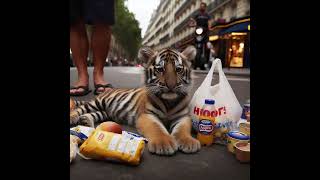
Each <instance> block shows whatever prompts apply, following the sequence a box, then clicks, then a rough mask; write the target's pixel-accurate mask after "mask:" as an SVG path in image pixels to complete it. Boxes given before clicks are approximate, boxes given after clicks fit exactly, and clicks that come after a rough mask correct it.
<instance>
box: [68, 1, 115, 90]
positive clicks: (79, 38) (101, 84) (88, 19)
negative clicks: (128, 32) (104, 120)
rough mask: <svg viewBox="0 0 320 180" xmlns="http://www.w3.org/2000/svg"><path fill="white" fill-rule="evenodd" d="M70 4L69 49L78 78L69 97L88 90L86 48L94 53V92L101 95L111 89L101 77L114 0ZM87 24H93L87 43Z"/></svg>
mask: <svg viewBox="0 0 320 180" xmlns="http://www.w3.org/2000/svg"><path fill="white" fill-rule="evenodd" d="M69 3H70V23H71V24H70V48H71V51H72V58H73V61H74V64H75V66H76V67H77V70H78V81H77V82H76V83H75V84H74V86H73V87H71V88H70V95H71V96H83V95H86V94H88V93H89V92H90V90H89V74H88V70H87V57H88V52H89V47H91V48H92V53H93V64H94V70H93V81H94V86H95V91H94V93H95V94H96V95H97V94H100V93H102V92H104V91H105V90H106V89H107V88H112V85H111V84H110V83H107V82H106V81H105V80H104V77H103V75H104V72H103V67H104V64H105V60H106V57H107V55H108V51H109V45H110V39H111V25H113V24H114V23H115V17H114V5H115V4H114V0H69ZM86 24H89V25H92V35H91V44H90V45H89V41H88V37H87V31H86Z"/></svg>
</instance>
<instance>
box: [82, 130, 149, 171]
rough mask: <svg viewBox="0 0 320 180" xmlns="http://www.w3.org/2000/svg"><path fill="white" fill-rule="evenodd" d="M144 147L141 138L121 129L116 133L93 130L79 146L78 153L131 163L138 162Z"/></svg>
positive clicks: (89, 156) (88, 156)
mask: <svg viewBox="0 0 320 180" xmlns="http://www.w3.org/2000/svg"><path fill="white" fill-rule="evenodd" d="M144 147H145V142H144V140H143V139H142V138H138V137H135V136H132V135H131V134H129V133H127V132H126V131H123V132H122V134H116V133H112V132H107V131H101V130H95V131H94V132H93V133H92V134H91V135H90V137H89V138H88V139H87V140H86V141H85V142H84V143H83V144H82V145H81V146H80V153H81V154H82V155H84V156H85V157H87V158H92V159H98V160H118V161H121V162H126V163H128V164H132V165H138V164H139V163H140V157H141V156H142V153H143V150H144Z"/></svg>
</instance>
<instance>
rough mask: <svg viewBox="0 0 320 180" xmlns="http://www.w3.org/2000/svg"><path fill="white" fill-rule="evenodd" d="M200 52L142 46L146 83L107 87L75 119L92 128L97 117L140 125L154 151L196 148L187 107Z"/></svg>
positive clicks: (73, 115) (166, 152)
mask: <svg viewBox="0 0 320 180" xmlns="http://www.w3.org/2000/svg"><path fill="white" fill-rule="evenodd" d="M195 54H196V49H195V48H194V47H193V46H189V47H187V48H186V49H185V50H184V51H183V52H182V53H180V52H178V51H177V50H174V49H171V48H167V49H163V50H161V51H159V52H156V51H153V50H152V49H151V48H148V47H142V48H141V49H140V50H139V54H138V57H139V59H140V60H142V61H143V62H145V65H144V66H145V75H146V86H144V87H141V88H135V89H111V90H109V91H106V92H104V93H102V94H100V95H99V96H97V97H96V98H95V99H94V100H92V101H90V102H87V103H82V104H83V105H81V106H79V107H77V108H76V109H75V110H73V111H72V112H71V113H70V124H71V125H75V124H83V125H87V126H92V127H93V126H94V123H95V122H101V121H105V120H113V121H115V122H118V123H122V124H129V125H132V126H135V127H136V128H137V130H138V132H139V133H140V134H142V135H143V136H145V137H146V138H147V139H148V140H149V142H148V150H149V151H150V152H151V153H155V154H158V155H172V154H174V153H175V152H176V151H177V150H180V151H182V152H185V153H194V152H197V151H198V150H200V143H199V141H198V140H197V139H195V138H193V137H192V136H191V118H190V116H189V108H188V104H189V101H190V96H189V95H188V91H189V87H190V83H191V68H190V66H191V60H193V59H194V57H195Z"/></svg>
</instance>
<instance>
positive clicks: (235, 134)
mask: <svg viewBox="0 0 320 180" xmlns="http://www.w3.org/2000/svg"><path fill="white" fill-rule="evenodd" d="M227 137H228V144H227V148H228V151H229V152H232V153H234V152H235V150H234V144H235V143H236V142H245V143H248V142H249V140H250V137H249V136H247V135H246V134H244V133H242V132H239V131H230V132H229V133H228V134H227Z"/></svg>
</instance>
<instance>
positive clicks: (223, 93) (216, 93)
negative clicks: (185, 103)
mask: <svg viewBox="0 0 320 180" xmlns="http://www.w3.org/2000/svg"><path fill="white" fill-rule="evenodd" d="M215 70H217V71H218V73H219V83H218V84H216V85H214V86H211V83H212V78H213V72H214V71H215ZM205 99H213V100H214V101H215V104H214V106H215V110H214V111H211V112H210V115H211V116H213V117H215V120H216V128H217V127H218V128H220V127H224V128H227V129H228V130H235V129H237V128H236V126H237V122H238V121H239V119H240V116H241V113H242V107H241V106H240V104H239V101H238V100H237V97H236V96H235V94H234V92H233V90H232V88H231V86H230V84H229V82H228V80H227V78H226V76H225V74H224V72H223V70H222V66H221V60H220V59H215V60H213V62H212V66H211V69H210V71H209V73H208V74H207V77H206V78H205V79H204V81H203V82H202V84H201V85H200V87H199V88H198V89H197V90H196V92H195V93H194V95H193V97H192V99H191V101H190V106H189V107H190V114H191V117H192V125H193V128H194V129H195V130H196V131H198V122H199V119H198V116H199V115H200V114H201V113H203V112H204V111H205V109H203V106H204V102H205Z"/></svg>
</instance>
